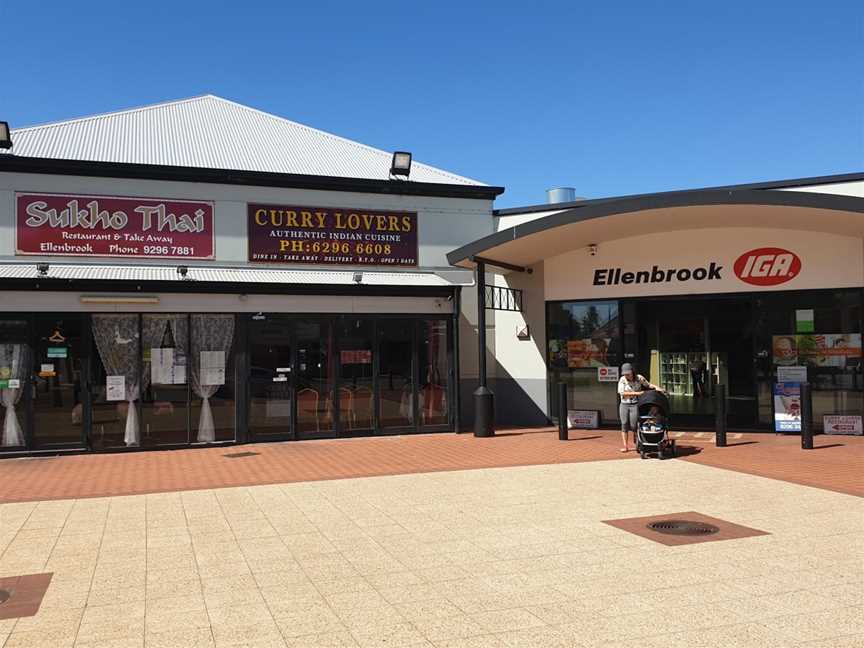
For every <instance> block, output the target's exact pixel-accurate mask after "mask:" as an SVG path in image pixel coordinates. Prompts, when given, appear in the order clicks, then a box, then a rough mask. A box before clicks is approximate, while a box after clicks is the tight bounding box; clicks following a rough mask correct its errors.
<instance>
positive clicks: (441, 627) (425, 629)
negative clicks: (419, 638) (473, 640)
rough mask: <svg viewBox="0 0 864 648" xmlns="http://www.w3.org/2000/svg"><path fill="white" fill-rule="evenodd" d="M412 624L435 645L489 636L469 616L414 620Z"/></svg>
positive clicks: (460, 615)
mask: <svg viewBox="0 0 864 648" xmlns="http://www.w3.org/2000/svg"><path fill="white" fill-rule="evenodd" d="M411 622H412V623H413V624H414V626H416V628H417V629H418V630H420V632H421V633H423V636H424V637H426V638H427V639H429V640H430V641H432V642H433V643H437V642H439V641H443V640H451V639H464V638H467V637H476V636H478V635H483V634H487V631H486V629H485V628H483V626H481V625H480V624H479V623H477V622H476V621H474V620H473V619H472V618H471V617H469V616H468V615H467V614H459V615H456V616H448V617H434V616H433V617H421V618H416V619H412V620H411Z"/></svg>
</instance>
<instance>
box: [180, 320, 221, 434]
mask: <svg viewBox="0 0 864 648" xmlns="http://www.w3.org/2000/svg"><path fill="white" fill-rule="evenodd" d="M175 337H176V335H175ZM233 341H234V316H233V315H193V316H192V359H191V362H190V363H189V364H190V366H189V378H190V384H191V386H192V391H194V392H195V395H196V396H198V397H199V398H201V399H202V402H201V415H200V416H199V418H198V436H197V439H198V441H199V442H201V443H210V442H212V441H215V440H216V425H215V424H214V422H213V410H212V409H211V408H210V398H211V397H212V396H213V395H214V394H215V393H216V392H217V391H219V388H220V387H221V386H222V384H224V383H223V382H220V383H218V384H211V383H212V382H213V379H214V377H213V376H208V375H205V374H204V373H203V372H202V371H201V352H202V351H219V352H221V353H222V357H223V359H224V362H225V366H226V370H227V363H228V356H229V355H230V353H231V345H232V343H233Z"/></svg>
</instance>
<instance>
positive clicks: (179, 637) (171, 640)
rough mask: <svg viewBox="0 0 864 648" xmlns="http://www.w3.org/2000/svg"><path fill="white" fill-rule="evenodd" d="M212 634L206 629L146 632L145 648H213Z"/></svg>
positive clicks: (208, 628)
mask: <svg viewBox="0 0 864 648" xmlns="http://www.w3.org/2000/svg"><path fill="white" fill-rule="evenodd" d="M214 646H215V642H214V641H213V633H212V632H211V630H210V627H209V626H208V627H206V628H177V629H174V630H170V631H167V632H148V633H147V635H146V648H213V647H214Z"/></svg>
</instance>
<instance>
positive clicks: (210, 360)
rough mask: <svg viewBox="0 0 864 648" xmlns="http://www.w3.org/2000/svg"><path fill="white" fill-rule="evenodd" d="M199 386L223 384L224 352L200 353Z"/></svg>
mask: <svg viewBox="0 0 864 648" xmlns="http://www.w3.org/2000/svg"><path fill="white" fill-rule="evenodd" d="M200 363H201V364H200V368H201V384H202V385H224V384H225V352H224V351H202V352H201V359H200Z"/></svg>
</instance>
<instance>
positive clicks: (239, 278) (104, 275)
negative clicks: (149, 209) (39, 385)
mask: <svg viewBox="0 0 864 648" xmlns="http://www.w3.org/2000/svg"><path fill="white" fill-rule="evenodd" d="M45 263H46V265H47V266H48V270H47V272H45V273H40V271H39V269H38V266H39V265H41V263H40V264H37V263H32V262H28V263H24V262H12V263H2V264H0V280H46V281H48V280H60V281H74V282H80V281H100V282H104V281H117V282H125V281H129V282H160V283H162V282H169V283H175V282H176V283H178V284H179V283H183V284H189V283H202V284H203V283H207V284H276V285H286V284H288V285H298V286H316V285H321V286H333V285H344V286H349V285H361V286H392V287H427V288H448V287H455V286H471V285H473V284H474V276H473V273H472V272H470V271H466V270H438V271H428V272H410V271H404V272H400V271H392V272H380V271H372V270H362V269H357V270H353V269H352V270H293V269H292V270H287V269H283V268H267V267H260V266H253V267H239V266H238V267H213V266H200V265H188V266H182V267H185V268H186V275H185V276H183V275H182V274H181V273H180V271H179V268H180V267H181V266H180V265H179V264H178V265H171V266H167V267H166V266H157V265H120V264H114V265H103V264H97V263H93V264H83V263H82V264H67V263H51V262H45ZM358 279H359V281H358ZM0 288H2V286H0Z"/></svg>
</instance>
